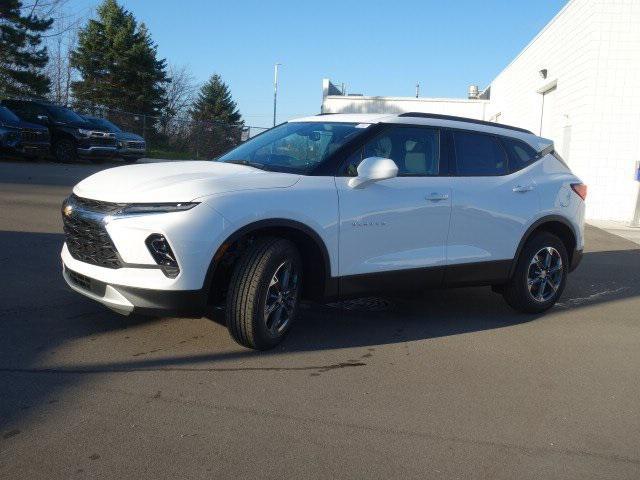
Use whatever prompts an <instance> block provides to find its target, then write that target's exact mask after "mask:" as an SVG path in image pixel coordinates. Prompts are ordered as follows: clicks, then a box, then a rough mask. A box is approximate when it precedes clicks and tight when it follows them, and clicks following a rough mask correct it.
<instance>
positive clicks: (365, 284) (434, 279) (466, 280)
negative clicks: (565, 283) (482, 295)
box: [327, 260, 513, 298]
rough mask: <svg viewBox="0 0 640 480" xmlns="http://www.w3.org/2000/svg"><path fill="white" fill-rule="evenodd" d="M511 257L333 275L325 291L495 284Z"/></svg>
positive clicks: (347, 293)
mask: <svg viewBox="0 0 640 480" xmlns="http://www.w3.org/2000/svg"><path fill="white" fill-rule="evenodd" d="M512 263H513V260H495V261H491V262H474V263H465V264H457V265H449V266H447V267H428V268H412V269H408V270H392V271H388V272H376V273H364V274H359V275H347V276H344V277H339V278H333V279H331V280H330V281H329V284H328V288H327V294H328V296H329V297H330V298H333V297H340V298H344V297H354V296H361V295H372V294H381V293H384V294H390V293H398V292H420V291H424V290H428V289H430V288H442V287H465V286H482V285H499V284H502V283H505V282H506V281H507V280H508V279H509V272H510V269H511V265H512Z"/></svg>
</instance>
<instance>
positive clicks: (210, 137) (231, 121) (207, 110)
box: [191, 74, 244, 158]
mask: <svg viewBox="0 0 640 480" xmlns="http://www.w3.org/2000/svg"><path fill="white" fill-rule="evenodd" d="M191 118H192V120H193V122H194V123H193V131H192V137H193V140H192V145H193V146H194V147H195V153H196V154H197V156H204V157H209V158H212V157H217V156H218V155H220V154H222V153H224V152H226V151H227V150H229V149H230V148H232V147H234V146H235V145H237V144H239V143H240V141H241V137H242V129H243V127H244V124H243V122H242V116H241V115H240V112H239V111H238V108H237V104H236V102H234V101H233V98H232V97H231V91H230V90H229V87H228V86H227V84H226V83H224V81H222V77H220V75H217V74H216V75H213V76H212V77H211V78H210V79H209V80H208V81H207V83H205V84H204V85H203V86H202V87H201V88H200V92H199V94H198V97H197V98H196V101H195V102H194V104H193V107H192V108H191Z"/></svg>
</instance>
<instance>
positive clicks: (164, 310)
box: [62, 263, 207, 316]
mask: <svg viewBox="0 0 640 480" xmlns="http://www.w3.org/2000/svg"><path fill="white" fill-rule="evenodd" d="M62 276H63V277H64V279H65V281H66V282H67V285H69V287H71V289H73V290H75V291H76V292H78V293H80V294H82V295H84V296H86V297H89V298H90V299H92V300H95V301H97V302H100V303H102V304H103V305H105V306H106V307H108V308H110V309H111V310H114V311H115V312H118V313H120V314H122V315H129V314H131V313H140V314H143V315H181V316H201V315H202V314H203V313H204V311H205V309H206V305H207V295H206V292H205V291H204V290H202V289H201V290H168V291H167V290H153V289H148V288H137V287H128V286H125V285H113V284H109V283H106V282H102V281H100V280H96V279H95V278H90V277H87V276H86V275H82V274H81V273H78V272H76V271H74V270H71V269H70V268H68V267H67V266H66V265H65V264H64V263H63V264H62Z"/></svg>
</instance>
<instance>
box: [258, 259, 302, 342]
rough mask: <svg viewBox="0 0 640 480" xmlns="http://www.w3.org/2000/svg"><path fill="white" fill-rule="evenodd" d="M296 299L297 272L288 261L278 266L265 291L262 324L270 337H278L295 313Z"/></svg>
mask: <svg viewBox="0 0 640 480" xmlns="http://www.w3.org/2000/svg"><path fill="white" fill-rule="evenodd" d="M297 299H298V272H297V271H296V268H295V266H294V265H293V263H292V262H290V261H285V262H283V263H281V264H280V266H278V268H277V269H276V271H275V273H274V274H273V277H272V278H271V281H270V282H269V288H268V289H267V298H266V301H265V304H264V323H265V325H266V327H267V330H268V331H269V333H270V334H271V335H274V336H275V335H279V334H280V333H281V332H283V331H284V329H285V328H286V327H287V325H288V324H289V322H290V321H291V318H292V316H293V314H294V313H295V307H296V302H297Z"/></svg>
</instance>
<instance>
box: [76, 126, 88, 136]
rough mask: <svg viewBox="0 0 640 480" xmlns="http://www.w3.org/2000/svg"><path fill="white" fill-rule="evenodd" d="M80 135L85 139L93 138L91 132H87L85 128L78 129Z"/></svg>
mask: <svg viewBox="0 0 640 480" xmlns="http://www.w3.org/2000/svg"><path fill="white" fill-rule="evenodd" d="M78 133H79V134H80V135H82V136H83V137H90V136H91V130H86V129H84V128H79V129H78Z"/></svg>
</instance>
